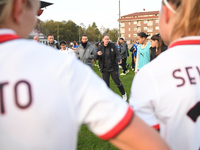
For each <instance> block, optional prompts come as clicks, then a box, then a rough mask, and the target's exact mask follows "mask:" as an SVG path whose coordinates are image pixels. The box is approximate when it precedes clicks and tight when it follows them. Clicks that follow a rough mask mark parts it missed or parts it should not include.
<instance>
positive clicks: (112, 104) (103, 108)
mask: <svg viewBox="0 0 200 150" xmlns="http://www.w3.org/2000/svg"><path fill="white" fill-rule="evenodd" d="M70 70H71V71H70V72H71V73H73V76H72V78H73V80H71V82H72V81H74V82H73V83H71V84H70V85H72V87H71V89H72V91H76V93H75V95H73V103H74V108H75V109H74V112H75V114H76V116H75V117H76V118H77V121H78V123H79V124H86V125H87V126H88V128H89V129H90V130H91V131H92V132H94V133H95V134H96V135H97V136H99V137H100V138H101V139H104V140H108V139H111V138H113V137H115V136H116V135H117V134H118V133H119V132H121V131H122V130H123V129H124V128H125V127H126V126H127V125H128V124H129V123H130V121H131V120H132V117H133V110H132V108H131V107H130V106H129V105H128V104H127V103H125V102H123V100H122V98H121V97H120V96H119V95H117V94H115V93H114V92H112V91H111V90H110V89H109V88H108V87H107V85H106V84H105V82H104V81H103V80H102V79H101V78H100V77H98V76H97V75H96V74H95V73H94V72H93V70H92V69H91V68H90V67H88V66H86V65H84V64H83V63H82V62H80V61H78V60H75V59H74V61H73V63H72V65H71V69H70ZM77 85H78V86H77Z"/></svg>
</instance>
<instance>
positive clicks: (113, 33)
mask: <svg viewBox="0 0 200 150" xmlns="http://www.w3.org/2000/svg"><path fill="white" fill-rule="evenodd" d="M108 34H109V35H110V40H112V42H117V39H118V37H119V30H118V29H117V28H114V29H112V30H109V31H108Z"/></svg>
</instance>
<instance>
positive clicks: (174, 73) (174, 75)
mask: <svg viewBox="0 0 200 150" xmlns="http://www.w3.org/2000/svg"><path fill="white" fill-rule="evenodd" d="M176 72H181V69H177V70H175V71H174V72H173V77H174V78H175V79H180V80H182V84H179V85H177V87H181V86H183V85H184V84H185V79H184V78H182V77H178V76H176Z"/></svg>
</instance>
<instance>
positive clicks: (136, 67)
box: [135, 49, 139, 73]
mask: <svg viewBox="0 0 200 150" xmlns="http://www.w3.org/2000/svg"><path fill="white" fill-rule="evenodd" d="M138 65H139V49H138V50H137V58H136V64H135V73H137V70H138Z"/></svg>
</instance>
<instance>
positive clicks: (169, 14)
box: [162, 5, 173, 24]
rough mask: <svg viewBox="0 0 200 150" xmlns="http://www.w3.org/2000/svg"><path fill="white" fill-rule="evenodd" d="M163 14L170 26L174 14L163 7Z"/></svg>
mask: <svg viewBox="0 0 200 150" xmlns="http://www.w3.org/2000/svg"><path fill="white" fill-rule="evenodd" d="M162 7H163V8H162V9H163V13H164V17H165V23H166V24H168V23H169V21H170V19H171V17H172V15H173V13H172V12H171V11H170V10H169V9H168V8H167V6H165V5H163V6H162Z"/></svg>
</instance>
